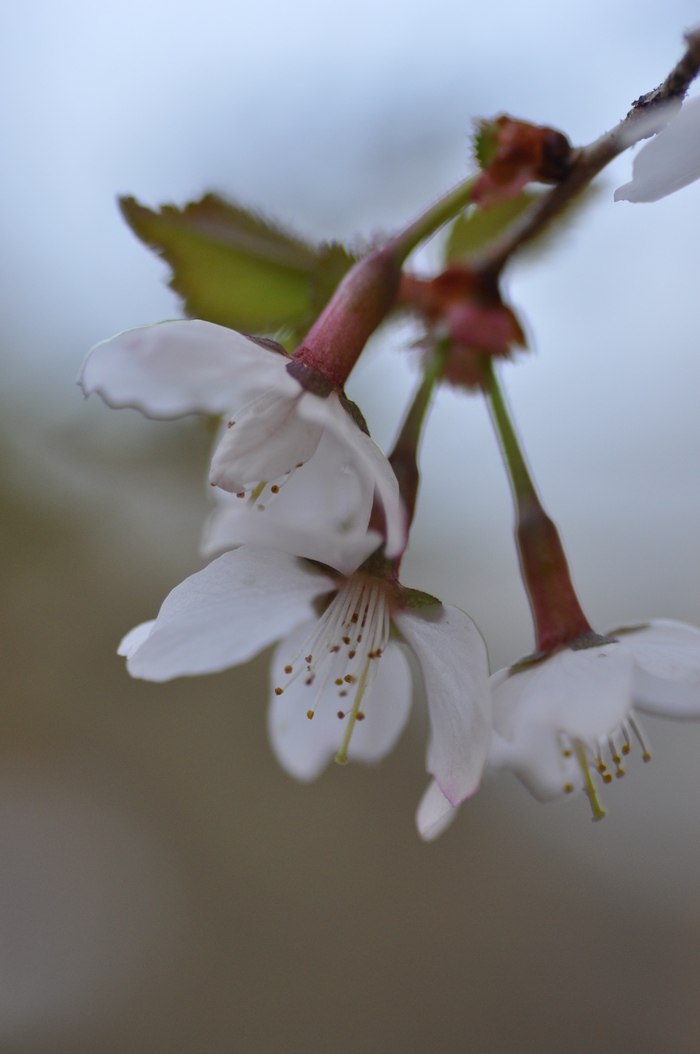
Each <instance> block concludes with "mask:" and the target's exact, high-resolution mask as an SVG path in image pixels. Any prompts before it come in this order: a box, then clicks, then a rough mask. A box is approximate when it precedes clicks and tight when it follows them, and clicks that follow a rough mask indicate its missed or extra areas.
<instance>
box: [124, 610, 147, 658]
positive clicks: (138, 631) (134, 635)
mask: <svg viewBox="0 0 700 1054" xmlns="http://www.w3.org/2000/svg"><path fill="white" fill-rule="evenodd" d="M155 624H156V620H155V619H154V618H152V619H151V620H150V621H149V622H141V623H140V624H139V625H138V626H134V628H133V629H132V630H129V632H128V633H127V635H126V636H125V637H123V638H122V640H121V643H120V644H119V647H118V648H117V655H125V656H126V658H127V659H128V658H130V656H131V655H133V654H134V652H135V651H137V649H138V648H140V647H141V645H142V644H143V642H144V641H145V640H147V638H148V637H150V635H151V630H152V629H153V627H154V626H155Z"/></svg>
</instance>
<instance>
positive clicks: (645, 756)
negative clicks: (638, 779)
mask: <svg viewBox="0 0 700 1054" xmlns="http://www.w3.org/2000/svg"><path fill="white" fill-rule="evenodd" d="M627 721H628V722H629V726H630V728H631V729H632V731H633V732H634V734H635V736H636V737H637V739H638V740H639V745H640V747H641V748H642V761H651V751H650V750H649V747H648V746H647V744H646V742H645V740H644V735H643V733H642V729H641V726H640V725H639V724H638V723H637V722H636V721H635V719H634V718H633V717H632V714H628V716H627Z"/></svg>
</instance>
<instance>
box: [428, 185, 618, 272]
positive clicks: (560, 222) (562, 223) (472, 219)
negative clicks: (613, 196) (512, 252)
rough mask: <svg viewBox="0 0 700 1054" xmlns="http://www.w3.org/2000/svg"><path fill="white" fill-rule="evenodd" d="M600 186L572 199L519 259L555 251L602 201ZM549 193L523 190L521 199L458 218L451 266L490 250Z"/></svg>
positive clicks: (448, 250)
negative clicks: (580, 219)
mask: <svg viewBox="0 0 700 1054" xmlns="http://www.w3.org/2000/svg"><path fill="white" fill-rule="evenodd" d="M602 189H603V188H602V185H601V184H600V183H594V184H592V185H591V186H588V187H586V189H585V190H584V191H582V192H581V193H580V194H577V195H576V197H575V198H572V200H571V202H570V203H569V204H568V205H567V207H566V209H565V210H564V211H563V212H561V213H559V215H558V216H556V217H555V218H554V219H553V220H551V221H550V223H549V224H548V225H547V226H546V227H545V228H544V230H542V231H541V232H540V233H539V234H538V235H537V236H536V237H535V238H533V239H532V241H530V242H528V243H527V244H526V245H524V246H523V248H522V249H520V250H519V251H518V259H524V258H525V257H526V256H527V258H528V260H529V259H534V258H536V257H538V256H539V255H541V254H542V253H543V252H545V251H547V250H548V249H550V248H552V246H553V245H554V244H555V242H557V241H558V240H559V239H560V238H561V236H562V235H563V234H566V233H567V231H568V230H569V229H570V228H571V227H572V226H573V225H574V223H575V222H576V221H577V220H578V218H579V216H580V214H581V213H582V212H583V210H584V209H586V208H588V206H589V205H591V204H593V202H595V201H597V200H598V197H599V195H600V193H601V191H602ZM544 193H547V191H543V190H541V191H537V190H523V191H522V192H521V193H520V194H518V196H517V197H515V198H511V200H510V201H504V202H502V203H501V204H500V205H493V206H492V207H491V208H490V209H478V208H476V207H474V208H472V209H471V211H470V212H468V213H462V215H461V216H458V217H457V219H456V220H455V222H454V224H453V225H452V230H451V231H450V236H449V238H448V241H447V247H446V250H445V259H446V261H447V262H448V263H451V264H454V263H465V262H467V261H468V260H469V259H470V258H471V257H473V256H476V255H478V253H480V252H481V251H482V249H486V247H487V246H488V244H489V242H491V241H493V240H494V238H496V237H498V235H499V234H500V233H501V232H502V231H504V230H505V229H506V227H507V226H508V225H509V224H510V223H512V222H513V220H515V219H517V218H518V216H519V215H520V214H521V213H522V212H524V211H525V209H527V208H529V206H530V205H532V204H533V203H534V202H535V201H537V200H538V199H539V198H540V197H542V195H543V194H544Z"/></svg>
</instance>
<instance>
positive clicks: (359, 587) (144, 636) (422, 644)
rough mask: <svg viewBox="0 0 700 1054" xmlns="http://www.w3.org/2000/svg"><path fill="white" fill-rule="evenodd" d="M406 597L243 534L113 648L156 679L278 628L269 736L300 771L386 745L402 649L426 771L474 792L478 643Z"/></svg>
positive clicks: (392, 731) (254, 642) (263, 640)
mask: <svg viewBox="0 0 700 1054" xmlns="http://www.w3.org/2000/svg"><path fill="white" fill-rule="evenodd" d="M416 596H417V594H413V593H412V592H411V591H410V590H404V589H402V588H401V587H400V586H398V585H397V584H396V583H394V582H392V581H390V580H389V579H386V578H383V577H379V576H377V575H373V574H372V573H371V572H370V571H368V570H367V569H366V568H365V569H360V570H357V571H355V572H354V573H353V574H351V575H350V576H349V577H344V576H343V577H335V576H332V575H331V574H324V573H321V572H319V571H318V570H317V569H316V568H314V567H313V566H312V565H310V564H308V563H306V562H304V561H303V560H299V559H296V558H294V557H292V556H289V555H288V554H286V553H283V552H276V551H273V550H265V549H259V548H255V547H253V546H247V545H246V546H242V547H241V548H239V549H237V550H235V551H234V552H228V553H224V555H223V556H220V557H219V558H218V559H216V560H214V561H213V562H212V563H211V564H209V566H208V567H206V568H205V569H204V570H203V571H200V572H199V573H198V574H195V575H192V577H190V578H188V579H186V580H185V581H184V582H182V583H181V584H180V585H179V586H177V587H176V588H175V589H174V590H173V591H172V593H171V594H170V595H169V596H168V597H167V598H166V600H165V602H164V603H163V606H162V607H161V610H160V612H159V614H158V617H157V618H156V619H155V620H154V621H152V622H147V623H145V624H143V625H141V626H137V627H136V628H135V629H134V630H132V631H131V633H129V634H128V635H127V636H126V637H125V638H124V640H123V641H122V643H121V645H120V648H119V653H120V654H122V655H125V656H126V657H127V668H128V670H129V672H130V673H131V674H132V676H134V677H143V678H145V679H147V680H152V681H166V680H169V679H170V678H172V677H179V676H183V675H194V674H202V673H211V672H214V671H217V670H222V669H225V668H226V667H229V666H234V665H236V664H238V663H242V662H246V661H247V660H248V659H250V658H252V656H253V655H255V654H257V653H258V652H259V651H261V650H262V649H263V648H265V647H266V646H267V645H269V644H271V643H272V642H273V641H275V640H279V639H280V638H282V640H281V643H280V644H279V645H278V647H277V650H276V652H275V655H274V659H273V663H272V692H271V701H270V710H269V733H270V739H271V742H272V746H273V749H274V751H275V754H276V755H277V758H278V759H279V761H280V763H281V764H282V765H283V766H284V768H286V769H287V771H288V772H290V773H291V774H292V775H293V776H295V777H296V778H297V779H300V780H310V779H314V778H315V777H316V776H317V775H319V773H320V772H321V771H322V769H323V768H324V766H325V765H326V764H327V763H328V761H329V760H330V759H331V758H332V757H333V756H334V755H336V756H337V757H338V760H341V761H344V760H346V759H348V758H350V759H357V760H361V761H366V762H373V761H377V760H378V759H379V758H381V757H383V756H384V755H385V754H386V753H387V752H388V751H389V750H390V749H391V748H392V747H393V745H394V743H395V742H396V740H397V738H398V736H399V734H400V732H401V730H402V729H403V726H404V724H405V722H406V719H407V716H408V711H409V707H410V700H411V676H410V672H409V667H408V664H407V659H406V654H405V650H404V649H405V648H408V650H409V651H410V652H412V653H413V655H414V657H415V659H416V660H417V664H418V667H419V670H420V675H421V678H422V682H423V686H424V689H425V695H426V698H427V704H428V712H429V716H430V727H431V734H430V743H429V747H428V756H427V767H428V771H429V772H430V773H431V774H432V775H433V777H434V778H435V780H436V781H437V784H438V786H439V787H440V790H441V793H442V794H444V795H445V796H446V798H447V799H448V800H449V802H450V803H451V804H452V805H457V804H459V802H461V801H463V800H464V798H466V797H468V796H469V795H470V794H472V793H473V792H474V791H475V790H476V788H477V786H478V784H479V781H480V779H481V775H482V771H483V768H484V764H485V761H486V755H487V752H488V744H489V736H490V713H489V710H490V701H489V691H488V665H487V658H486V649H485V646H484V643H483V640H482V638H481V636H480V634H479V632H478V630H477V629H476V627H475V626H474V623H473V622H472V621H471V619H469V618H468V617H467V616H466V615H465V614H463V612H461V611H459V610H457V609H456V608H452V607H447V606H444V605H442V604H440V603H438V602H431V601H430V598H425V597H424V596H423V595H422V594H420V600H421V604H420V606H412V604H413V603H414V602H415V597H416ZM412 598H413V599H412ZM426 600H427V602H426ZM316 605H318V606H319V607H320V608H323V609H324V610H323V613H322V614H321V615H320V616H319V615H318V614H317V607H316ZM392 625H393V627H394V628H395V631H397V632H398V634H399V637H398V639H393V637H390V633H391V627H392Z"/></svg>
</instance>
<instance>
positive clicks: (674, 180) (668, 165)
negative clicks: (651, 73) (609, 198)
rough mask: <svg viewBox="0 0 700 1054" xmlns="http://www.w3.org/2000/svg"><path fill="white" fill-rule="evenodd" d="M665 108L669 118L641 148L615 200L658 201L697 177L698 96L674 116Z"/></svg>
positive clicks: (699, 156) (699, 168) (699, 174)
mask: <svg viewBox="0 0 700 1054" xmlns="http://www.w3.org/2000/svg"><path fill="white" fill-rule="evenodd" d="M662 112H663V111H662ZM667 112H668V113H669V115H671V116H673V120H671V122H670V124H669V125H668V126H667V127H666V128H664V129H663V130H662V131H661V132H659V133H658V135H655V136H654V138H653V139H651V140H650V141H649V142H648V143H646V144H645V145H644V146H643V147H642V148H641V150H640V151H639V153H638V154H637V155H636V157H635V159H634V162H633V164H632V179H631V180H630V182H629V183H624V184H623V185H622V186H621V187H618V188H617V190H616V191H615V201H634V202H638V201H659V199H660V198H665V197H667V196H668V195H669V194H673V193H674V191H676V190H680V189H681V188H682V187H687V186H688V184H689V183H694V182H695V180H696V179H699V178H700V98H694V99H691V100H690V101H689V102H687V103H685V105H684V106H683V109H682V110H681V111H680V113H679V114H678V116H677V117H676V116H675V114H673V111H672V110H670V108H667Z"/></svg>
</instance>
